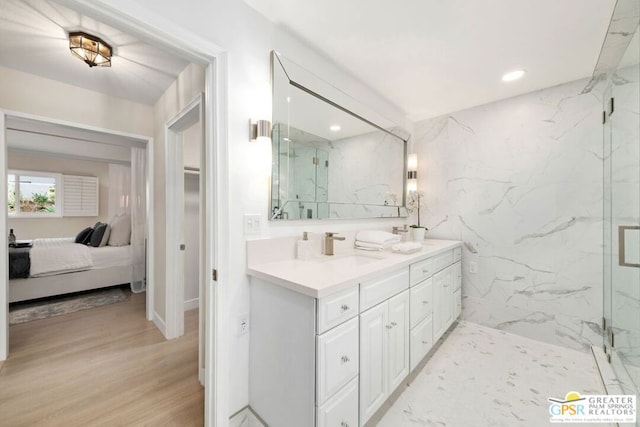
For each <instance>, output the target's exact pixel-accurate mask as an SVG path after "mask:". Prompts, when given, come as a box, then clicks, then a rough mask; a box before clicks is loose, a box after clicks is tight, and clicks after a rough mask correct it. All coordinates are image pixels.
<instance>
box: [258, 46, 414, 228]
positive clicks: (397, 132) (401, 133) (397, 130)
mask: <svg viewBox="0 0 640 427" xmlns="http://www.w3.org/2000/svg"><path fill="white" fill-rule="evenodd" d="M270 56H271V61H270V72H271V76H270V82H271V99H272V106H273V99H274V98H275V84H274V79H275V67H276V61H277V63H278V64H279V66H280V67H281V68H282V70H283V72H284V75H285V76H286V79H287V81H288V82H289V84H290V85H291V86H293V87H295V88H296V89H299V90H301V91H302V92H305V93H307V94H308V95H311V96H313V97H315V98H317V99H319V100H320V101H322V102H324V103H326V104H328V105H330V106H331V107H334V108H336V109H338V110H340V111H342V112H344V113H347V114H349V115H350V116H352V117H354V118H356V119H358V120H361V121H363V122H365V123H367V124H368V125H370V126H372V127H374V128H375V129H377V130H379V131H382V132H384V133H386V134H388V135H391V136H393V137H395V138H398V139H399V140H401V141H402V144H403V156H404V159H403V168H402V204H401V205H398V206H388V207H389V208H397V209H398V215H397V216H369V217H367V216H353V217H339V218H332V217H328V218H313V219H312V220H340V219H376V218H407V217H408V216H409V214H408V211H407V157H408V147H407V145H408V141H409V138H410V137H411V135H410V134H409V132H408V131H406V130H405V129H403V128H402V127H400V126H399V125H397V124H395V123H393V122H392V121H391V120H388V119H385V120H388V121H389V123H390V125H392V128H391V130H390V129H387V128H385V127H383V126H382V125H380V124H378V123H375V122H374V121H373V120H370V119H367V118H366V117H363V116H362V115H360V114H358V113H355V112H354V111H351V110H350V109H348V108H346V107H344V106H342V105H340V104H338V103H337V102H335V101H333V100H331V99H330V98H328V97H326V96H324V95H321V94H319V93H318V92H316V91H314V90H312V89H309V88H308V87H306V86H305V85H303V84H302V83H300V82H299V81H297V80H294V79H293V78H292V77H291V75H290V73H289V72H287V68H285V66H284V64H283V63H282V60H281V58H286V57H284V56H282V55H281V54H279V53H278V52H276V51H275V50H272V51H271V55H270ZM286 60H287V61H289V62H291V63H292V64H295V63H294V62H293V61H291V60H290V59H288V58H286ZM295 65H296V66H297V67H299V68H300V69H301V70H303V71H304V72H306V73H309V75H312V76H313V77H314V78H316V79H318V80H319V81H322V82H323V83H326V84H329V83H327V82H325V81H324V80H322V79H321V78H320V77H318V76H316V75H314V74H313V73H311V72H310V71H308V70H306V69H304V68H303V67H300V66H299V65H298V64H295ZM329 85H330V84H329ZM331 87H332V88H334V89H335V91H336V93H340V94H342V95H343V96H345V97H347V98H349V99H351V100H352V101H353V102H355V103H357V104H359V105H363V104H362V103H360V102H359V101H358V100H356V99H355V98H353V97H351V96H350V95H349V94H347V93H345V92H343V91H341V90H340V89H338V88H335V87H334V86H331ZM363 108H365V107H363ZM370 113H371V114H372V115H373V114H377V113H375V112H374V111H370ZM271 122H272V127H273V128H275V125H276V121H275V120H274V117H273V113H272V117H271ZM301 130H303V131H304V129H301ZM271 144H272V147H273V131H272V138H271ZM272 150H273V148H272ZM271 163H272V165H273V154H272V156H271ZM272 180H273V167H272V168H271V173H270V175H269V213H268V218H269V221H281V220H287V221H302V220H307V221H309V219H308V218H293V219H289V218H287V219H284V218H275V215H274V214H273V208H274V206H273V181H272ZM326 203H329V204H330V203H341V202H331V201H327V202H326ZM345 204H349V203H345ZM362 206H384V205H379V204H362Z"/></svg>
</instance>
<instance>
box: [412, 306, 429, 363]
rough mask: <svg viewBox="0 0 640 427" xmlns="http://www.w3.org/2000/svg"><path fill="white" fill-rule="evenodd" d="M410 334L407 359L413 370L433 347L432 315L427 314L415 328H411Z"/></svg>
mask: <svg viewBox="0 0 640 427" xmlns="http://www.w3.org/2000/svg"><path fill="white" fill-rule="evenodd" d="M410 335H411V338H410V340H411V344H410V345H411V349H410V356H409V361H410V365H411V370H412V371H413V370H414V369H416V366H418V364H419V363H420V362H421V361H422V359H424V356H426V355H427V353H428V352H429V350H431V347H433V316H429V317H427V318H426V319H424V320H423V321H422V322H420V323H418V325H417V326H416V327H415V328H413V329H411V332H410Z"/></svg>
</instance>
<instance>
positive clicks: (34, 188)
mask: <svg viewBox="0 0 640 427" xmlns="http://www.w3.org/2000/svg"><path fill="white" fill-rule="evenodd" d="M61 179H62V175H60V174H56V173H45V172H33V171H16V170H10V171H9V174H8V179H7V181H8V198H7V199H8V203H7V204H8V206H7V208H8V213H9V216H11V217H32V218H34V217H35V218H38V217H59V216H62V205H61V201H60V200H61V197H60V196H61V195H60V194H59V193H60V190H61V188H62V186H61V184H60V183H61ZM57 193H58V194H57Z"/></svg>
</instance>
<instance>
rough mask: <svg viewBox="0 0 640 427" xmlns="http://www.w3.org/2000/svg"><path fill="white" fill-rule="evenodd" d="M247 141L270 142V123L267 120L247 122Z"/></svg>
mask: <svg viewBox="0 0 640 427" xmlns="http://www.w3.org/2000/svg"><path fill="white" fill-rule="evenodd" d="M249 135H250V137H249V139H250V140H251V142H255V141H260V140H261V139H264V138H266V139H268V140H269V141H270V140H271V122H270V121H269V120H256V121H255V123H254V122H252V121H251V120H249Z"/></svg>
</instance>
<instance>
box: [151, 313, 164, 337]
mask: <svg viewBox="0 0 640 427" xmlns="http://www.w3.org/2000/svg"><path fill="white" fill-rule="evenodd" d="M153 324H154V325H156V328H158V329H160V332H162V335H163V336H164V337H165V338H167V327H166V325H165V324H164V320H162V318H161V317H160V316H159V315H158V313H156V312H155V311H154V312H153Z"/></svg>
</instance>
